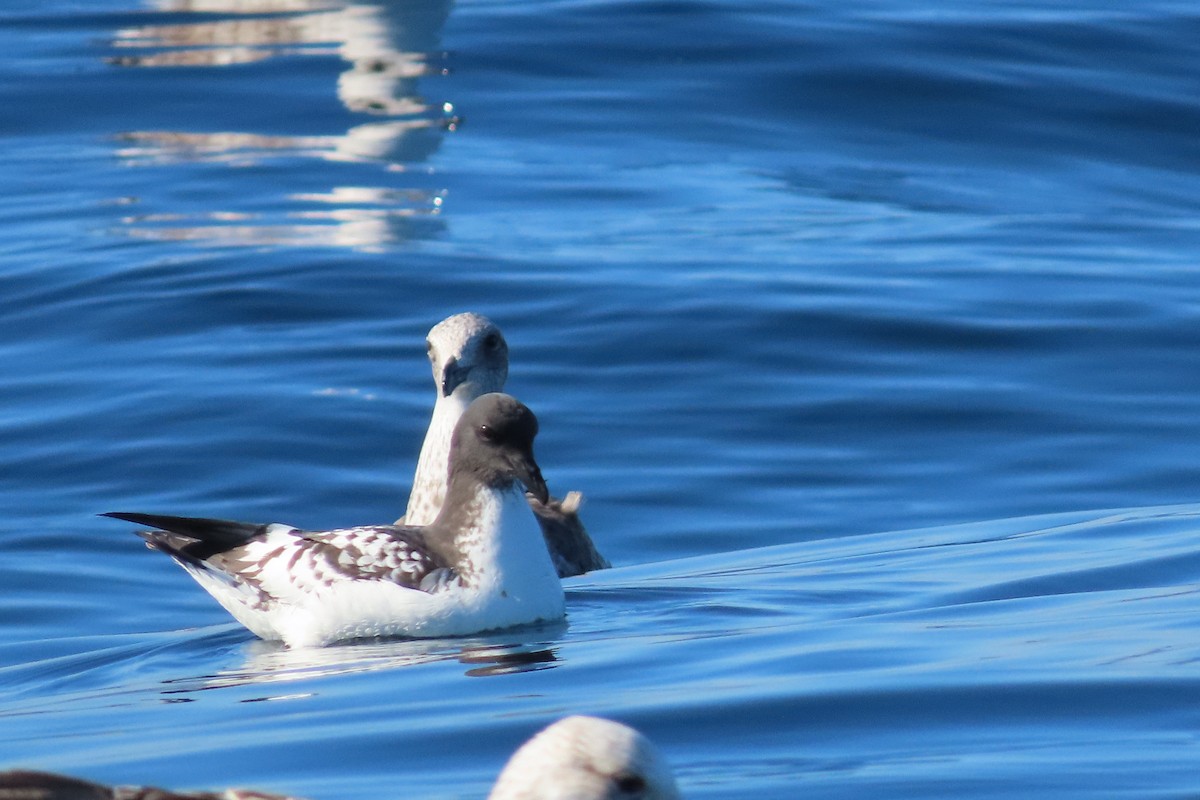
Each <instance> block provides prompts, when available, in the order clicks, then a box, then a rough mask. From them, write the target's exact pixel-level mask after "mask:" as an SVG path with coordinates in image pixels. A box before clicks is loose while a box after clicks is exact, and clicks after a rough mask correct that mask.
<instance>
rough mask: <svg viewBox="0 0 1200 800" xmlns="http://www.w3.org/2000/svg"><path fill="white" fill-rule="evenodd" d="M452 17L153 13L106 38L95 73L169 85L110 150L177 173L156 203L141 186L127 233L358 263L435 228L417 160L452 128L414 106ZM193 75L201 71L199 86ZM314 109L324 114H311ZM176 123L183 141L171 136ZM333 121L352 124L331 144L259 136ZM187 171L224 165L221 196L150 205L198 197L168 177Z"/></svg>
mask: <svg viewBox="0 0 1200 800" xmlns="http://www.w3.org/2000/svg"><path fill="white" fill-rule="evenodd" d="M449 11H450V0H410V1H409V2H405V3H367V2H350V1H349V0H157V2H155V3H154V7H153V11H152V12H151V14H150V15H149V19H150V20H151V21H150V22H148V23H147V24H143V25H139V26H137V27H130V28H126V29H123V30H120V31H118V32H117V33H116V34H115V37H114V39H113V41H112V48H113V49H112V52H111V55H110V57H109V58H108V61H109V63H111V64H112V65H114V66H115V67H117V68H125V69H131V70H133V69H136V70H157V71H159V72H160V73H161V74H162V75H163V80H164V81H169V87H170V88H167V89H163V98H164V99H163V100H162V101H160V102H158V103H156V104H148V105H147V106H146V107H139V108H132V109H131V110H130V112H129V116H130V118H131V120H132V121H134V126H135V127H134V128H133V129H130V130H126V131H125V132H124V133H122V134H120V135H119V136H118V137H117V155H118V157H119V158H120V159H121V161H122V163H124V164H126V165H129V166H135V167H143V168H155V169H159V170H171V169H172V168H175V169H176V173H173V174H171V175H169V176H163V177H167V178H168V180H167V181H166V183H167V184H169V185H171V186H172V188H173V193H172V194H170V195H166V197H160V196H158V195H157V192H158V191H160V190H158V189H156V184H157V183H161V181H148V182H146V183H147V187H146V189H145V194H146V195H147V196H146V197H139V198H136V199H135V202H134V205H137V206H143V207H145V206H149V208H147V210H146V211H145V212H143V213H134V214H131V215H129V216H127V217H126V218H125V219H124V220H123V221H124V223H125V225H126V226H127V230H128V231H129V232H130V233H132V234H133V235H135V236H138V237H142V238H150V239H158V240H177V241H197V242H203V243H207V244H216V245H235V246H236V245H247V246H258V245H264V244H268V245H269V244H283V245H298V246H310V245H325V246H329V245H332V246H343V247H352V248H358V249H366V250H370V249H379V248H381V247H384V246H386V245H388V244H393V243H395V242H398V241H403V240H405V239H409V238H413V237H419V236H422V235H431V234H432V233H434V232H436V231H438V230H440V229H441V223H440V221H438V219H437V218H438V215H439V214H440V212H441V210H442V203H443V200H444V198H445V190H444V188H439V187H438V186H437V185H436V175H435V174H434V173H433V170H432V169H431V168H430V167H429V165H428V163H427V162H428V160H429V158H430V157H431V156H432V155H433V154H434V153H435V152H436V151H437V149H438V147H439V146H440V143H441V140H442V138H443V137H444V135H445V133H446V132H447V131H448V130H454V129H455V128H456V127H457V126H458V124H459V119H458V118H457V117H456V116H455V115H454V109H453V107H452V106H451V104H450V103H448V102H433V103H430V102H428V101H426V100H425V99H424V98H423V97H422V95H421V94H420V93H419V92H418V86H419V84H420V83H421V82H422V81H423V80H427V79H436V78H437V77H438V76H441V75H443V74H445V72H446V69H445V67H444V63H443V62H444V57H443V55H442V54H441V53H440V52H439V50H438V47H439V43H440V37H441V30H442V27H443V25H444V23H445V21H446V17H447V16H448V14H449ZM335 58H336V59H338V63H341V65H342V68H341V70H340V72H339V73H338V74H337V78H336V81H335V82H334V81H331V82H330V84H328V87H327V88H328V91H327V92H324V93H322V87H321V85H320V84H319V83H314V81H313V77H314V76H317V77H319V76H321V75H322V74H323V72H322V68H323V66H324V65H323V64H321V63H320V62H319V61H317V59H323V60H324V61H325V62H328V61H330V60H331V59H335ZM271 62H274V63H271ZM264 63H267V64H268V72H267V73H266V75H267V76H266V77H264V73H263V72H262V67H261V65H263V64H264ZM310 64H311V65H314V66H315V68H313V67H310V66H308V65H310ZM255 65H259V66H255ZM293 65H294V68H293ZM168 70H187V71H188V74H189V76H190V77H191V80H188V81H183V82H180V81H177V80H174V79H173V78H168V76H173V75H180V74H181V73H180V72H175V73H170V72H166V71H168ZM196 70H205V71H208V70H211V71H212V74H211V76H210V78H209V79H206V80H203V81H197V80H195V71H196ZM272 76H273V77H272ZM177 87H182V88H177ZM255 93H258V94H259V95H261V103H256V102H253V97H254V94H255ZM247 97H250V98H251V102H249V103H247V101H246V98H247ZM314 98H315V100H314ZM334 98H336V99H334ZM325 99H328V100H329V101H330V106H329V111H328V113H325V112H322V110H321V109H320V107H319V103H320V102H321V101H322V100H325ZM176 101H178V104H177V102H176ZM150 105H156V106H161V107H162V108H155V107H150ZM264 110H265V114H264ZM162 116H166V117H167V118H168V119H169V120H170V125H169V126H168V127H166V128H165V129H164V127H161V126H159V125H156V124H154V123H156V122H157V121H158V118H160V117H162ZM180 117H182V118H183V119H184V120H185V123H186V124H187V126H188V127H187V128H183V129H180V128H179V127H178V120H179V118H180ZM267 117H269V119H270V122H269V123H266V124H264V122H263V120H264V118H267ZM340 118H347V119H349V120H350V121H351V122H353V123H354V124H351V125H349V126H348V127H347V128H345V129H344V130H342V131H341V132H338V133H332V134H330V133H325V132H322V131H320V130H316V131H312V130H310V131H305V132H297V133H280V132H278V130H263V128H264V127H266V126H267V125H269V126H270V127H273V128H277V127H278V125H279V123H280V122H282V123H283V124H286V125H290V126H293V127H294V126H296V125H297V124H299V125H310V126H313V127H316V126H322V127H327V126H328V125H329V122H330V121H331V120H332V121H334V122H336V121H337V120H338V119H340ZM297 121H298V122H297ZM147 122H149V123H151V124H149V125H146V124H145V123H147ZM216 126H220V127H221V128H223V129H222V130H211V128H214V127H216ZM255 127H257V128H259V129H258V130H254V128H255ZM247 128H250V129H247ZM188 164H207V165H218V166H222V167H228V168H231V172H229V173H226V174H224V175H223V176H219V179H220V181H221V182H222V183H223V184H224V185H223V187H222V191H221V196H220V197H216V198H213V197H211V191H206V192H204V195H205V197H206V199H205V200H204V201H203V203H204V204H207V205H202V206H201V207H200V208H196V207H195V206H194V205H193V206H191V207H189V208H186V209H184V208H178V207H176V208H161V209H160V208H157V207H156V206H158V205H160V204H164V203H167V202H172V200H169V199H167V198H172V199H173V198H176V197H178V196H181V195H184V196H188V197H189V199H188V202H195V201H193V200H192V199H191V198H193V197H196V196H199V194H200V193H192V192H188V187H187V181H188V180H190V179H192V178H193V177H194V176H195V174H196V173H194V172H190V171H185V170H180V169H179V167H181V166H186V165H188ZM264 165H265V166H268V167H270V166H272V165H278V166H279V167H280V168H279V169H278V171H274V172H272V174H271V175H270V176H269V178H266V179H264V176H263V175H262V174H261V173H260V172H258V171H255V170H241V171H237V170H233V168H238V167H263V166H264ZM211 180H212V178H211V176H208V177H207V178H205V181H206V183H207V182H209V181H211ZM264 180H269V181H270V182H269V183H263V181H264ZM398 180H402V181H407V182H409V183H410V184H411V185H409V186H398V185H396V184H397V181H398ZM243 181H255V183H253V185H249V186H246V185H241V182H243ZM314 181H316V184H315V185H314ZM321 182H324V186H323V187H322V186H321ZM280 193H282V194H283V197H282V198H281V197H280V196H279V194H280ZM175 202H176V203H178V201H175ZM212 203H222V204H224V205H223V207H218V208H214V207H212V206H211V204H212ZM247 204H253V205H249V206H248V205H247ZM255 206H257V207H255Z"/></svg>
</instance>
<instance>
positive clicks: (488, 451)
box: [450, 392, 550, 503]
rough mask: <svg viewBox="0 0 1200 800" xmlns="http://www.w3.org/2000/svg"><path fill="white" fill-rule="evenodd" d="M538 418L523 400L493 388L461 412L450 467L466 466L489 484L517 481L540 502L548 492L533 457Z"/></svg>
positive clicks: (453, 469) (459, 468) (459, 467)
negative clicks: (493, 390) (492, 390)
mask: <svg viewBox="0 0 1200 800" xmlns="http://www.w3.org/2000/svg"><path fill="white" fill-rule="evenodd" d="M537 432H538V422H537V417H535V416H534V415H533V412H532V411H530V410H529V409H528V408H527V407H526V406H525V405H524V404H523V403H521V402H520V401H519V400H517V399H516V398H515V397H512V396H510V395H507V394H500V393H498V392H492V393H490V394H485V395H483V396H482V397H480V398H478V399H477V400H475V402H473V403H471V405H470V406H469V407H468V408H467V410H466V411H465V412H463V415H462V417H461V418H460V419H459V421H458V424H457V425H455V426H454V435H453V437H452V438H451V440H450V471H451V474H452V475H453V474H455V473H456V472H457V471H458V470H469V471H470V472H471V473H473V474H474V475H476V476H477V477H478V478H479V479H480V480H482V481H483V482H484V483H485V484H487V485H489V486H504V485H510V484H511V483H512V482H513V481H514V480H516V481H520V482H521V484H522V485H523V486H524V487H525V490H526V491H528V492H529V493H530V494H532V495H533V496H534V497H536V498H537V499H538V500H539V501H541V502H542V503H545V502H547V501H549V499H550V492H549V491H548V490H547V489H546V482H545V481H544V480H543V479H542V471H541V470H540V469H539V468H538V465H537V461H535V460H534V458H533V438H534V437H535V436H537Z"/></svg>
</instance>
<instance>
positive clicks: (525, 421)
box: [106, 394, 564, 645]
mask: <svg viewBox="0 0 1200 800" xmlns="http://www.w3.org/2000/svg"><path fill="white" fill-rule="evenodd" d="M536 433H537V420H536V418H535V417H534V416H533V413H532V412H530V411H529V409H528V408H526V407H525V406H523V405H521V404H520V403H519V402H517V401H516V400H515V399H513V398H511V397H509V396H508V395H503V394H488V395H484V396H483V397H481V398H479V399H478V400H476V401H475V402H474V403H473V404H472V405H471V407H470V408H469V409H468V411H467V412H466V413H465V414H464V415H463V416H462V418H461V419H460V420H459V423H458V425H457V426H456V428H455V431H454V436H453V442H452V445H451V458H452V463H453V464H454V467H453V469H452V471H451V474H450V477H449V482H448V485H449V489H448V493H447V498H448V502H447V503H446V504H445V506H444V507H443V509H442V511H441V513H439V515H438V517H437V519H436V520H435V521H434V522H433V523H432V524H430V525H428V526H424V527H420V526H396V525H380V526H364V527H355V528H344V529H338V530H329V531H305V530H301V529H298V528H295V527H292V526H290V525H283V524H279V523H271V524H266V525H257V524H248V523H241V522H231V521H228V520H213V519H203V518H190V517H173V516H165V515H156V514H134V513H125V512H116V513H110V514H107V515H106V516H111V517H115V518H117V519H122V520H126V521H129V522H133V523H135V524H138V525H146V526H149V527H151V528H156V529H157V530H150V531H140V532H139V535H141V536H142V537H143V538H144V539H145V540H146V543H147V544H148V546H150V547H151V548H152V549H155V550H161V551H162V552H164V553H167V554H168V555H170V556H171V557H172V558H174V559H175V560H176V561H177V562H179V564H180V565H182V566H183V568H184V569H186V570H187V571H188V572H189V573H190V574H191V575H192V577H194V578H195V579H196V581H197V582H198V583H200V585H201V586H203V587H204V588H205V589H206V590H207V591H208V592H209V593H210V594H212V595H213V597H214V598H216V599H217V600H218V602H220V603H221V605H223V606H224V607H225V608H226V609H227V610H228V611H229V612H230V613H231V614H233V616H234V617H235V618H236V619H237V620H238V621H239V622H241V623H242V624H243V625H245V626H246V627H247V628H249V629H250V630H251V631H253V632H254V633H255V634H257V635H258V636H261V637H262V638H264V639H279V640H282V641H284V642H286V643H288V644H289V645H313V644H326V643H328V642H332V641H337V640H341V639H350V638H356V637H362V636H389V635H407V636H448V635H464V634H470V633H477V632H479V631H483V630H491V629H495V628H505V627H511V626H513V625H520V624H525V623H529V622H535V621H539V620H551V619H557V618H560V617H561V616H562V615H563V613H564V608H563V597H562V586H561V584H560V583H559V581H558V576H557V574H556V572H555V569H554V566H553V564H552V562H551V561H550V558H549V555H548V553H547V552H546V548H545V545H544V543H543V540H542V538H541V531H540V529H539V527H538V524H537V520H536V518H535V516H534V514H533V513H532V512H531V510H530V508H529V505H528V502H527V501H526V499H525V494H524V492H525V490H528V491H529V492H530V493H531V494H532V495H534V496H535V497H537V498H541V499H542V500H544V499H546V497H547V494H546V485H545V482H544V481H543V480H542V477H541V472H540V470H539V469H538V467H537V463H536V462H535V461H534V459H533V450H532V447H533V439H534V436H535V435H536Z"/></svg>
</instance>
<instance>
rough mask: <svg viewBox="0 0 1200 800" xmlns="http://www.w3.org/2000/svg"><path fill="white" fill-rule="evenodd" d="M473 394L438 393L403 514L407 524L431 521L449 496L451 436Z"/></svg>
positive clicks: (426, 523) (425, 523)
mask: <svg viewBox="0 0 1200 800" xmlns="http://www.w3.org/2000/svg"><path fill="white" fill-rule="evenodd" d="M472 399H473V398H469V397H459V396H458V395H457V393H453V394H451V395H450V396H449V397H443V396H441V395H439V396H438V399H437V402H436V403H434V405H433V417H432V419H430V421H429V429H428V430H427V431H426V432H425V441H424V442H423V443H422V444H421V455H420V456H419V457H418V459H417V471H416V473H415V474H414V475H413V485H412V491H411V492H410V493H409V496H408V508H407V509H406V511H405V514H404V522H405V524H407V525H428V524H430V523H431V522H433V521H434V520H435V519H437V515H438V512H439V511H441V509H442V503H443V502H444V501H445V499H446V483H447V480H446V476H447V474H448V473H449V471H450V437H451V435H452V434H453V433H454V426H455V425H456V424H458V420H459V417H461V416H462V415H463V412H464V411H466V410H467V406H468V405H470V404H471V400H472Z"/></svg>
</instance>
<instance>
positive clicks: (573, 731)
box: [488, 717, 681, 800]
mask: <svg viewBox="0 0 1200 800" xmlns="http://www.w3.org/2000/svg"><path fill="white" fill-rule="evenodd" d="M680 797H681V795H680V794H679V789H678V788H677V787H676V785H675V777H674V776H673V775H672V774H671V768H670V767H669V766H667V762H666V761H665V760H664V759H663V757H662V756H661V755H659V752H658V750H657V748H655V747H654V744H653V743H652V742H651V741H650V740H649V739H647V738H646V737H645V736H643V735H642V734H640V733H638V732H637V731H635V730H634V729H633V728H630V727H629V726H628V725H622V724H621V723H619V722H613V721H612V720H607V719H601V718H599V717H567V718H566V719H560V720H559V721H558V722H555V723H554V724H553V725H551V726H550V727H548V728H546V729H545V730H543V731H542V732H541V733H539V734H537V735H536V736H534V737H533V738H532V739H530V740H529V741H528V742H526V743H525V744H523V745H521V748H520V749H519V750H517V752H516V753H514V754H513V756H512V758H510V759H509V760H508V763H507V764H506V765H505V766H504V770H503V771H502V772H501V773H500V777H499V778H497V779H496V785H495V786H494V787H492V793H491V794H490V795H488V800H620V799H621V798H639V800H679V798H680Z"/></svg>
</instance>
